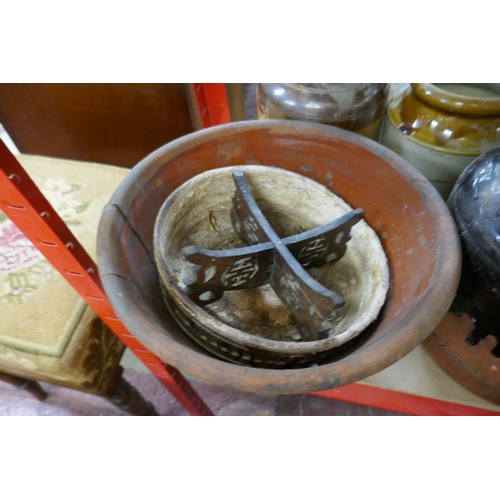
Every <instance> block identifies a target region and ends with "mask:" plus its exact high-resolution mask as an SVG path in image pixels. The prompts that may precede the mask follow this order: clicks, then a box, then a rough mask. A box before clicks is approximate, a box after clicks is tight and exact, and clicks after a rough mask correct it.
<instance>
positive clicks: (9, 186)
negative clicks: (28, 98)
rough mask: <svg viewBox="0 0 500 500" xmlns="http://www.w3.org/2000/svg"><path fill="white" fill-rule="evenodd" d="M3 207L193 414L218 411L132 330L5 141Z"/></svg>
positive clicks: (0, 153)
mask: <svg viewBox="0 0 500 500" xmlns="http://www.w3.org/2000/svg"><path fill="white" fill-rule="evenodd" d="M0 209H1V210H2V211H3V212H4V213H5V214H6V215H7V217H9V218H10V219H11V220H12V221H13V222H14V223H15V224H16V226H17V227H18V228H19V229H20V230H21V231H22V232H23V233H24V234H25V236H26V237H27V238H28V239H29V240H30V241H31V242H32V243H33V245H35V247H36V248H37V249H38V250H39V251H40V252H41V253H42V254H43V255H44V256H45V258H46V259H47V260H48V261H49V262H50V263H51V264H52V265H53V266H54V268H55V269H57V271H58V272H59V273H60V274H61V275H62V276H63V277H64V278H65V279H66V280H67V281H68V283H69V284H70V285H71V286H72V287H73V288H74V289H75V290H76V291H77V292H78V293H79V294H80V295H81V296H82V298H83V299H84V300H85V302H87V304H88V305H89V306H90V307H91V308H92V309H93V310H94V311H95V313H96V314H97V315H98V316H99V317H100V318H101V319H102V321H103V322H104V323H105V324H106V325H107V326H108V327H109V328H110V329H111V330H112V331H113V332H114V333H115V334H116V335H117V336H118V338H119V339H120V340H121V341H122V342H123V343H124V344H125V345H126V346H127V347H128V348H129V349H130V350H131V351H132V352H133V353H134V354H135V355H136V356H137V357H138V358H139V359H140V360H141V361H142V362H143V363H144V364H145V366H146V367H147V368H148V369H149V370H150V371H151V373H153V375H154V376H155V377H156V378H157V379H158V380H159V381H160V382H161V384H162V385H163V386H164V387H166V388H167V389H168V390H169V391H170V392H171V393H172V394H173V395H174V396H175V397H176V398H177V400H178V401H179V402H180V403H181V404H182V406H184V408H185V409H186V410H187V411H188V412H189V413H190V414H191V415H213V413H212V412H211V410H210V409H209V408H208V406H207V405H206V404H205V402H204V401H203V400H202V399H201V398H200V396H199V395H198V394H197V393H196V391H195V390H194V389H193V387H192V386H191V384H190V383H189V382H188V381H187V380H186V379H185V378H184V376H183V375H182V374H181V372H180V371H179V370H177V369H176V368H174V367H173V366H170V365H167V364H165V363H164V362H163V361H162V360H161V359H159V358H158V357H157V356H156V355H154V354H153V353H151V352H150V351H149V350H148V349H146V348H145V347H144V346H143V345H142V344H141V343H140V342H138V341H137V340H136V339H135V337H134V336H133V335H132V334H131V333H130V332H129V331H128V330H127V328H126V327H125V325H124V324H123V323H122V322H121V320H120V319H119V318H118V317H117V315H116V313H115V312H114V310H113V308H112V307H111V304H110V302H109V300H108V298H107V297H106V294H105V293H104V290H103V288H102V285H101V281H100V278H99V274H98V272H97V266H96V264H95V262H94V261H93V260H92V258H91V257H90V256H89V255H88V253H87V252H86V250H85V249H84V248H83V246H82V245H81V244H80V243H79V242H78V240H77V239H76V238H75V237H74V235H73V234H72V233H71V231H70V230H69V228H68V227H67V226H66V224H65V223H64V222H63V220H62V219H61V218H60V217H59V215H58V214H57V213H56V211H55V210H54V209H53V208H52V206H51V205H50V203H49V202H48V201H47V199H46V198H45V197H44V195H43V194H42V193H41V191H40V190H39V189H38V187H37V186H36V184H35V183H34V182H33V181H32V179H31V178H30V177H29V175H28V174H27V172H26V171H25V170H24V169H23V167H22V166H21V164H20V163H19V162H18V161H17V159H16V158H15V156H14V155H13V154H12V153H11V152H10V151H9V149H8V148H7V146H5V144H4V143H3V142H2V141H1V140H0Z"/></svg>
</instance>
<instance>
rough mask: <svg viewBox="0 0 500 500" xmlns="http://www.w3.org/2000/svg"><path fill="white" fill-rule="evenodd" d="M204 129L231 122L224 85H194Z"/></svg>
mask: <svg viewBox="0 0 500 500" xmlns="http://www.w3.org/2000/svg"><path fill="white" fill-rule="evenodd" d="M191 85H192V87H193V90H194V95H195V97H196V102H197V104H198V110H199V113H200V117H201V122H202V124H203V127H204V128H206V127H212V126H214V125H222V124H224V123H230V122H231V114H230V112H229V105H228V100H227V93H226V85H225V84H224V83H192V84H191Z"/></svg>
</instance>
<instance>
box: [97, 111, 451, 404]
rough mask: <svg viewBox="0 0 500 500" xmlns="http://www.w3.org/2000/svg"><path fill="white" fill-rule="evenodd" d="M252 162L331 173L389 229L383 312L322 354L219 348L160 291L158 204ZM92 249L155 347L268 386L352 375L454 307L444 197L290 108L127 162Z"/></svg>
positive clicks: (121, 311) (383, 360) (127, 319)
mask: <svg viewBox="0 0 500 500" xmlns="http://www.w3.org/2000/svg"><path fill="white" fill-rule="evenodd" d="M245 164H252V165H255V164H260V165H267V166H276V167H278V168H283V169H287V170H290V171H292V172H296V173H298V174H301V175H304V176H307V177H310V178H312V179H314V180H316V181H318V182H320V183H322V184H324V185H325V186H327V187H328V188H330V189H331V190H332V191H333V192H335V193H336V194H338V195H339V196H340V197H342V198H343V199H344V200H345V201H346V202H347V203H348V204H349V205H351V206H352V207H354V208H363V209H364V210H365V220H366V222H367V223H368V224H369V225H370V226H371V227H372V228H373V229H374V230H375V231H376V233H377V235H378V237H379V238H380V240H381V241H382V245H383V247H384V251H385V253H386V255H387V258H388V263H389V273H390V288H389V292H388V296H387V300H386V303H385V305H384V307H383V309H382V311H381V313H380V315H379V318H378V319H377V321H376V322H375V323H373V324H372V325H371V326H370V327H368V328H367V329H366V330H365V331H364V332H363V333H362V334H361V335H359V336H358V337H356V338H355V339H354V340H353V341H352V342H351V343H349V344H348V345H347V346H344V347H343V348H342V349H339V351H338V352H337V353H335V354H334V355H333V356H332V357H331V358H329V359H327V360H325V361H324V362H322V363H321V364H319V365H318V366H313V367H309V368H291V369H281V370H280V369H267V368H254V367H245V366H240V365H236V364H233V363H230V362H228V361H223V360H220V359H217V358H215V357H213V356H212V355H210V354H209V353H208V352H206V351H204V350H203V349H202V348H201V347H199V346H197V345H196V344H195V343H194V342H193V341H192V340H191V339H190V338H189V337H188V336H187V335H186V334H185V333H183V331H182V330H181V329H180V328H179V327H178V326H177V324H176V322H175V321H174V319H173V318H172V316H171V315H170V313H169V312H168V310H167V308H166V307H165V305H164V302H163V300H162V293H161V288H160V279H159V276H158V272H157V268H156V266H155V260H154V250H153V230H154V225H155V221H156V217H157V214H158V211H159V209H160V207H161V205H162V204H163V202H164V201H165V199H166V198H167V197H168V196H169V195H170V193H171V192H172V191H173V190H175V189H176V188H177V187H179V186H181V185H182V184H183V183H184V182H186V181H187V180H189V179H191V178H192V177H194V176H195V175H198V174H200V173H202V172H205V171H207V170H210V169H215V168H219V167H228V166H235V165H245ZM231 195H232V193H228V196H231ZM97 251H98V263H99V269H100V274H101V278H102V282H103V285H104V288H105V291H106V293H107V294H108V297H109V299H110V301H111V303H112V305H113V307H114V309H115V311H116V313H117V314H118V316H119V317H120V319H121V320H122V321H123V322H124V324H125V325H126V326H127V328H128V329H129V330H130V331H131V332H132V334H133V335H134V336H136V338H137V339H138V340H139V341H140V342H142V343H143V344H144V345H145V346H146V347H147V348H148V349H150V350H151V351H152V352H153V353H155V354H156V355H157V356H159V357H160V358H161V359H163V360H164V361H165V362H167V363H170V364H171V365H173V366H175V367H176V368H178V369H180V370H182V371H184V372H186V373H188V374H190V375H193V376H195V377H198V378H200V379H202V380H204V381H206V382H209V383H212V384H216V385H221V386H228V387H233V388H236V389H239V390H244V391H249V392H260V393H268V394H286V393H288V394H293V393H295V394H302V393H307V392H312V391H319V390H323V389H328V388H332V387H336V386H340V385H345V384H349V383H351V382H356V381H358V380H361V379H363V378H365V377H368V376H369V375H372V374H374V373H376V372H378V371H380V370H382V369H384V368H386V367H388V366H389V365H391V364H392V363H395V362H396V361H398V360H399V359H400V358H402V357H403V356H405V355H406V354H408V353H409V352H410V351H411V350H412V349H413V348H415V347H416V346H417V345H418V344H420V343H421V342H422V341H423V340H424V339H425V338H426V337H427V336H428V335H429V334H430V333H431V332H432V330H433V329H434V327H435V326H436V325H437V324H438V323H439V321H440V320H441V318H442V317H443V316H444V314H445V313H446V311H447V310H448V308H449V306H450V304H451V302H452V300H453V297H454V295H455V291H456V288H457V286H458V280H459V275H460V265H461V253H460V243H459V239H458V235H457V230H456V226H455V224H454V222H453V219H452V217H451V215H450V213H449V211H448V208H447V207H446V205H445V203H444V201H443V200H442V199H441V197H440V196H439V195H438V194H437V192H436V191H435V190H434V189H433V188H432V187H431V185H430V184H429V182H428V181H427V180H426V179H425V178H424V177H423V176H422V175H421V174H420V173H419V172H418V171H417V170H415V169H414V168H413V167H412V166H411V165H409V164H408V163H407V162H406V161H405V160H403V159H402V158H400V157H399V156H397V155H396V154H394V153H393V152H392V151H390V150H388V149H387V148H385V147H383V146H381V145H379V144H377V143H375V142H374V141H372V140H370V139H367V138H365V137H362V136H360V135H358V134H354V133H352V132H348V131H345V130H341V129H338V128H334V127H330V126H327V125H320V124H314V123H305V122H298V121H297V122H296V121H288V120H257V121H250V122H239V123H234V124H229V125H223V126H220V127H213V128H209V129H206V130H203V131H200V132H196V133H194V134H190V135H187V136H185V137H183V138H181V139H178V140H176V141H173V142H171V143H169V144H167V145H166V146H164V147H162V148H160V149H158V150H157V151H155V152H153V153H152V154H151V155H149V156H148V157H147V158H145V159H144V160H143V161H141V162H140V163H139V164H138V165H137V166H136V167H134V168H133V169H132V171H131V172H130V173H129V175H128V176H127V177H126V178H125V179H124V181H123V182H122V184H121V185H120V186H119V187H118V189H117V191H116V192H115V194H114V195H113V197H112V199H111V201H110V203H109V204H108V205H107V206H106V207H105V210H104V212H103V215H102V218H101V221H100V225H99V233H98V250H97Z"/></svg>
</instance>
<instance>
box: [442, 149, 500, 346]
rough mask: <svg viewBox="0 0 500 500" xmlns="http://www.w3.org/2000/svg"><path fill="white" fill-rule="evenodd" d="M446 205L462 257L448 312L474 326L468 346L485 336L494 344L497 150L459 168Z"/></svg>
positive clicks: (499, 226) (499, 328)
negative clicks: (464, 316)
mask: <svg viewBox="0 0 500 500" xmlns="http://www.w3.org/2000/svg"><path fill="white" fill-rule="evenodd" d="M448 206H449V207H450V210H451V212H452V214H453V216H454V218H455V221H456V223H457V226H458V229H459V232H460V239H461V243H462V253H463V266H462V277H461V280H460V285H459V289H458V292H457V297H456V299H455V301H454V304H453V310H454V311H455V312H466V313H467V314H469V315H470V316H471V317H472V318H473V320H474V322H475V323H476V329H475V330H474V332H473V336H472V337H471V339H470V341H471V342H470V343H472V344H474V343H477V342H478V341H479V340H481V339H482V338H484V337H486V336H487V335H489V334H491V335H493V336H495V337H496V338H497V340H498V341H500V147H497V148H495V149H492V150H491V151H489V152H487V153H484V154H483V155H481V156H479V157H478V158H477V159H476V160H474V161H473V162H472V163H471V164H470V165H469V167H467V168H466V169H465V170H464V172H463V173H462V174H461V175H460V177H459V178H458V181H457V183H456V184H455V187H454V188H453V191H452V192H451V195H450V198H449V200H448ZM497 350H500V349H499V348H498V347H497ZM495 354H498V352H496V353H495Z"/></svg>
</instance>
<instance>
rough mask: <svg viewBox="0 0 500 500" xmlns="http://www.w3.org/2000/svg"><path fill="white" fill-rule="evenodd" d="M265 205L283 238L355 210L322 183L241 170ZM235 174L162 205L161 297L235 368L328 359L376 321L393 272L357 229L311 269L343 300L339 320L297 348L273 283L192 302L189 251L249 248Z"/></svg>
mask: <svg viewBox="0 0 500 500" xmlns="http://www.w3.org/2000/svg"><path fill="white" fill-rule="evenodd" d="M238 169H239V170H242V171H243V172H244V173H245V177H246V179H247V182H248V183H249V186H250V188H251V191H252V193H253V196H254V197H255V198H256V200H257V203H258V205H259V207H261V210H262V211H263V213H264V214H265V216H266V218H267V219H268V221H270V222H271V225H272V226H273V228H274V230H275V231H276V232H277V233H278V235H279V236H280V237H282V238H286V237H288V236H294V235H296V234H299V233H301V232H303V231H306V230H309V229H314V228H316V227H319V226H322V225H324V224H328V223H329V222H332V221H334V220H336V219H338V218H339V217H341V216H342V215H344V214H346V213H348V212H350V211H351V210H352V207H350V206H349V205H348V204H347V203H346V202H344V201H343V200H342V199H341V198H339V197H338V196H336V195H335V194H333V193H332V192H331V191H330V190H329V189H327V188H326V187H325V186H323V185H322V184H319V183H318V182H315V181H313V180H311V179H309V178H307V177H304V176H302V175H298V174H295V173H293V172H289V171H287V170H283V169H278V168H270V167H264V166H258V165H253V166H248V165H246V166H238ZM233 170H234V168H220V169H215V170H210V171H209V172H206V173H203V174H201V175H198V176H196V177H194V178H193V179H191V180H189V181H188V182H186V183H184V184H183V185H182V186H180V187H179V188H178V189H176V190H175V191H174V192H173V193H172V194H171V195H170V196H169V197H168V199H167V200H166V202H165V203H164V204H163V206H162V208H161V209H160V212H159V215H158V218H157V220H156V225H155V233H154V243H155V261H156V264H157V266H158V270H159V272H160V276H161V279H162V282H163V285H164V287H165V292H166V296H165V300H166V303H167V305H168V306H169V309H170V310H171V312H172V314H173V315H174V317H175V319H176V320H177V321H178V323H179V326H180V327H181V328H183V330H184V331H185V332H186V333H187V334H188V335H189V336H190V337H191V338H192V339H193V340H194V341H195V342H197V343H199V344H200V345H201V346H202V347H204V348H205V349H207V350H208V351H209V352H211V353H213V354H214V355H216V356H218V357H220V358H222V359H226V360H228V361H231V362H233V363H238V364H243V365H250V366H257V367H258V366H260V367H262V366H265V367H268V368H269V367H273V368H288V367H290V366H292V365H293V366H307V365H310V364H313V363H316V362H318V361H319V360H322V359H324V358H325V357H326V356H327V355H328V354H329V352H330V351H331V349H333V348H334V347H337V346H339V345H342V344H344V343H345V342H347V341H349V340H351V339H352V338H354V337H355V336H357V335H358V334H359V333H361V332H362V331H363V330H364V329H365V328H366V327H367V326H368V325H369V324H370V323H371V322H372V321H374V320H375V319H376V317H377V315H378V313H379V311H380V309H381V307H382V305H383V303H384V300H385V297H386V294H387V289H388V287H389V269H388V266H387V259H386V257H385V254H384V251H383V249H382V245H381V243H380V240H379V239H378V237H377V235H376V234H375V231H373V229H371V228H370V227H369V226H368V224H366V222H364V221H359V222H358V223H357V224H356V225H354V227H353V228H352V230H351V236H352V237H351V240H350V241H349V242H348V244H347V247H348V248H347V251H346V254H345V255H344V256H343V257H342V259H340V260H339V261H338V262H335V263H331V264H325V265H324V266H321V267H319V268H317V269H310V274H311V275H312V276H313V277H314V278H315V279H316V280H317V281H319V282H320V283H321V284H322V285H324V286H325V287H326V288H328V289H331V290H333V291H335V292H337V293H338V294H340V295H341V296H342V297H344V298H345V299H346V301H347V305H346V306H345V307H343V308H342V309H341V310H340V311H339V312H338V314H337V315H336V318H335V331H334V332H332V334H331V336H329V337H328V338H326V339H323V340H316V341H308V342H301V336H300V333H299V332H298V330H297V327H296V325H295V323H294V321H293V317H292V315H291V314H290V312H289V311H288V309H287V308H286V307H285V306H284V304H283V303H282V302H281V301H280V299H279V297H278V296H277V295H276V293H275V292H274V290H273V288H272V287H271V286H270V285H264V286H260V287H257V288H250V289H242V290H234V291H226V292H225V293H224V295H223V297H222V299H221V300H219V301H217V302H215V303H213V304H210V305H205V306H203V307H200V306H198V305H197V304H195V303H194V302H193V301H192V300H191V299H190V298H189V297H188V296H187V287H186V285H185V284H184V279H185V278H188V277H189V276H190V275H191V274H192V273H193V272H194V268H195V265H194V264H191V263H190V262H189V261H188V260H187V259H186V258H185V257H184V255H183V253H182V250H183V248H185V247H188V246H190V245H194V246H197V247H202V248H207V249H210V250H227V249H231V248H239V247H242V246H245V245H244V244H243V243H242V241H241V240H240V238H239V236H238V234H237V232H236V231H235V230H234V228H233V224H232V223H231V217H230V210H231V196H232V194H233V193H234V189H235V188H234V183H233V179H232V171H233Z"/></svg>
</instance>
